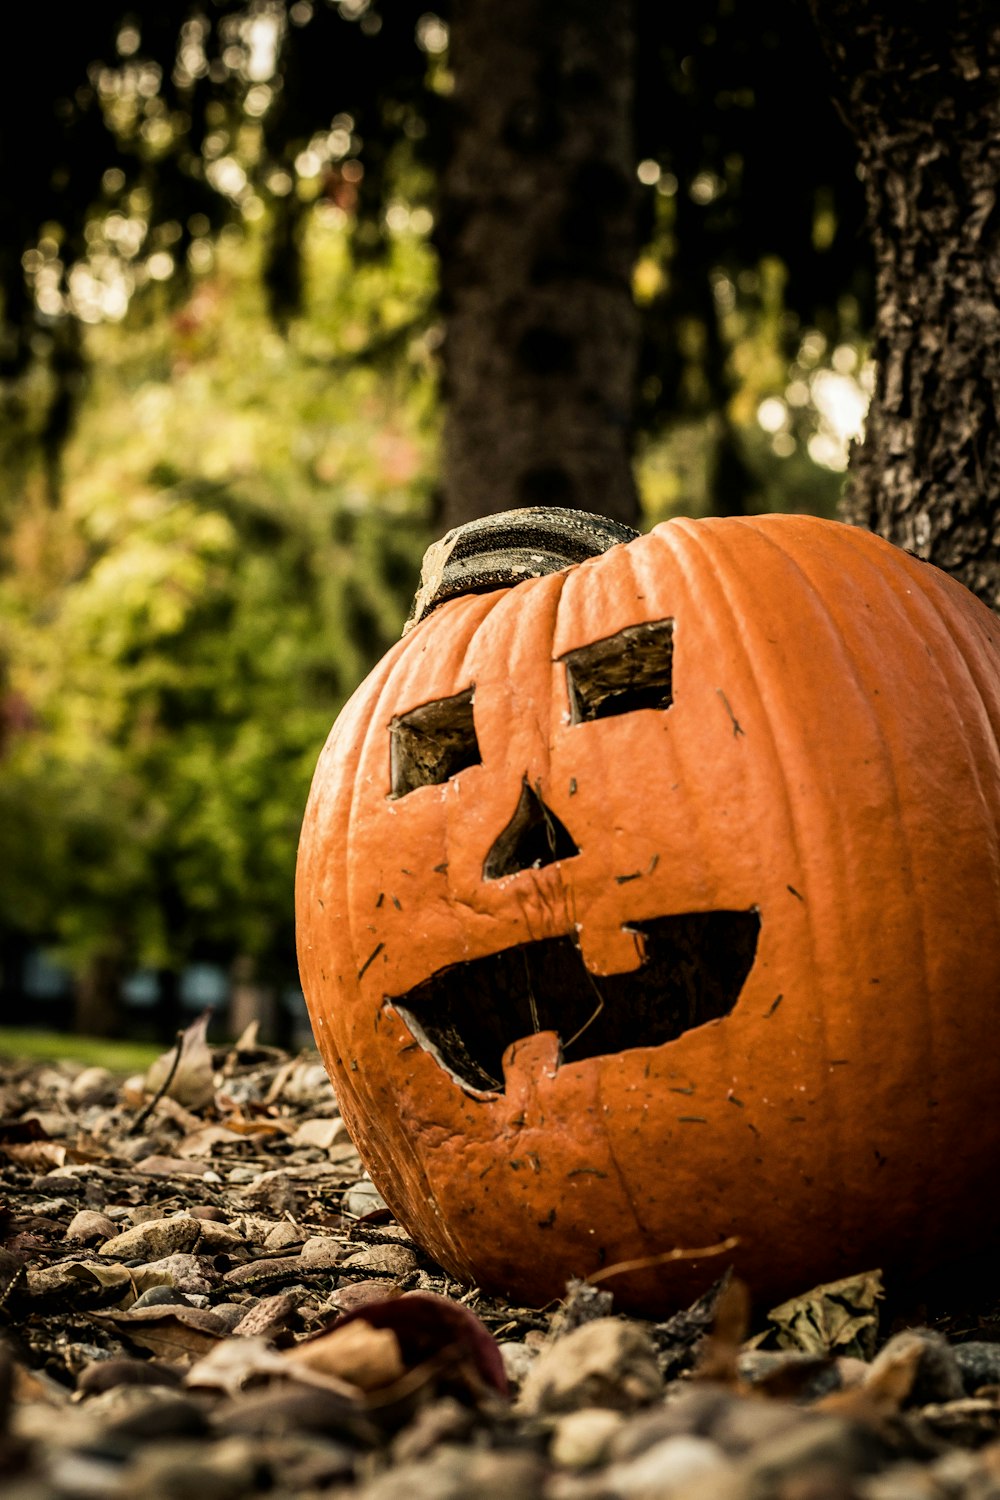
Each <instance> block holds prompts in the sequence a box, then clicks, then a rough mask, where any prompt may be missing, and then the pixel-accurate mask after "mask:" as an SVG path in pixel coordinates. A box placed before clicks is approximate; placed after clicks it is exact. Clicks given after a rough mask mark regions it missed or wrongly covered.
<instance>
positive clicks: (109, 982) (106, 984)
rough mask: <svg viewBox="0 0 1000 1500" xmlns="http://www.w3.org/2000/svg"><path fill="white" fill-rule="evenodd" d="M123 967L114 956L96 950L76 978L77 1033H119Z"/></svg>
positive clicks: (98, 1034) (113, 1034)
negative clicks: (94, 954) (93, 956)
mask: <svg viewBox="0 0 1000 1500" xmlns="http://www.w3.org/2000/svg"><path fill="white" fill-rule="evenodd" d="M121 979H122V970H121V964H120V963H119V961H118V959H117V958H116V957H112V956H111V955H109V954H98V956H97V957H96V958H92V959H91V960H90V962H89V964H88V965H87V968H86V969H85V970H84V972H83V974H81V976H80V978H79V979H78V980H77V983H76V988H75V991H74V1005H73V1030H74V1031H75V1032H76V1033H77V1035H78V1036H108V1037H111V1036H121V1034H122V994H121Z"/></svg>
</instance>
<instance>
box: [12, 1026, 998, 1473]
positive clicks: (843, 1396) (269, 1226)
mask: <svg viewBox="0 0 1000 1500" xmlns="http://www.w3.org/2000/svg"><path fill="white" fill-rule="evenodd" d="M0 1246H2V1248H0V1494H2V1495H3V1496H4V1500H56V1497H59V1500H116V1497H119V1496H121V1497H125V1496H128V1497H132V1496H134V1495H137V1494H138V1495H141V1496H142V1497H143V1500H238V1497H242V1496H249V1495H257V1494H267V1495H270V1496H274V1497H279V1500H280V1497H292V1496H294V1497H311V1496H313V1495H316V1496H320V1495H322V1496H334V1497H339V1496H343V1497H347V1496H351V1497H358V1500H463V1497H466V1496H469V1497H473V1496H474V1497H480V1496H482V1497H484V1500H925V1497H926V1500H1000V1311H998V1309H997V1308H995V1307H994V1308H992V1309H989V1310H987V1311H985V1312H982V1313H980V1314H976V1313H969V1312H965V1313H964V1314H963V1315H961V1316H956V1315H953V1316H950V1317H947V1318H946V1317H943V1316H939V1317H937V1318H934V1319H931V1320H930V1321H932V1322H933V1323H934V1324H935V1326H932V1327H928V1326H922V1327H921V1326H912V1325H913V1324H914V1314H913V1313H911V1314H909V1315H908V1316H903V1315H901V1314H900V1311H899V1310H898V1309H897V1310H896V1312H895V1313H894V1314H892V1315H891V1316H890V1315H888V1314H887V1313H886V1308H887V1307H889V1306H891V1303H890V1302H889V1301H887V1300H885V1298H884V1292H885V1291H886V1290H888V1291H889V1293H890V1294H891V1292H892V1289H891V1288H890V1289H884V1288H883V1287H882V1285H881V1280H880V1277H879V1275H878V1273H877V1272H874V1271H869V1272H862V1273H861V1274H859V1275H857V1276H855V1277H851V1278H848V1279H847V1280H846V1281H844V1282H841V1283H837V1284H835V1285H833V1286H830V1287H826V1288H818V1289H814V1290H813V1291H812V1292H811V1293H809V1294H808V1295H804V1296H802V1297H799V1298H796V1299H793V1300H792V1301H791V1302H789V1303H788V1304H785V1305H784V1306H783V1307H782V1308H780V1309H775V1310H772V1312H771V1313H770V1314H769V1315H764V1314H762V1313H761V1314H758V1316H757V1320H756V1322H751V1319H750V1314H749V1308H748V1300H747V1294H746V1291H745V1289H744V1288H743V1287H742V1286H741V1285H740V1284H739V1283H737V1282H729V1281H726V1280H725V1279H724V1280H723V1281H722V1282H720V1283H719V1284H718V1285H717V1286H716V1287H715V1288H713V1290H712V1291H711V1292H710V1293H709V1294H708V1295H707V1296H706V1297H705V1298H703V1299H702V1301H701V1302H699V1303H696V1304H695V1305H694V1306H693V1307H691V1308H688V1309H683V1310H679V1311H678V1312H677V1314H676V1315H675V1316H673V1317H672V1318H670V1319H669V1320H667V1321H666V1322H661V1323H651V1322H643V1321H642V1320H640V1319H637V1318H625V1317H619V1316H617V1315H616V1314H615V1310H614V1306H613V1301H612V1297H611V1294H610V1293H608V1292H606V1291H604V1290H602V1289H600V1288H599V1287H594V1286H589V1285H587V1284H585V1283H571V1284H570V1285H569V1286H568V1287H567V1293H566V1296H565V1298H564V1299H563V1300H562V1301H561V1302H560V1303H558V1304H556V1305H553V1306H550V1307H548V1308H545V1309H541V1310H536V1309H530V1308H520V1307H514V1306H510V1305H508V1304H507V1303H504V1302H503V1301H501V1300H498V1299H495V1298H490V1297H487V1296H485V1295H482V1294H481V1293H480V1292H479V1291H478V1290H477V1289H476V1288H469V1287H464V1286H459V1285H456V1284H455V1283H454V1282H452V1281H449V1279H448V1277H447V1276H446V1275H445V1274H444V1273H443V1272H442V1271H441V1270H440V1268H439V1267H437V1266H436V1265H434V1264H433V1263H432V1262H431V1261H429V1260H428V1259H427V1258H426V1257H425V1256H424V1255H423V1254H422V1252H421V1251H420V1249H419V1247H418V1246H417V1245H415V1244H414V1243H413V1242H412V1241H411V1240H410V1239H409V1238H408V1236H407V1235H406V1233H405V1232H404V1230H403V1229H402V1228H401V1227H400V1226H399V1225H397V1224H396V1223H395V1222H394V1220H393V1219H392V1217H391V1215H390V1214H389V1213H388V1210H386V1208H385V1206H384V1204H382V1202H381V1200H380V1198H379V1197H378V1194H377V1193H376V1191H375V1189H374V1188H373V1187H372V1184H371V1183H370V1182H369V1181H368V1179H367V1178H366V1177H365V1175H364V1172H363V1169H362V1166H361V1163H360V1161H359V1159H358V1157H357V1155H356V1153H355V1151H354V1148H353V1146H352V1145H351V1142H350V1140H349V1139H348V1137H347V1134H346V1131H345V1129H344V1126H343V1122H342V1121H341V1119H340V1116H339V1113H338V1110H337V1104H336V1100H335V1098H334V1095H333V1091H332V1089H331V1087H330V1085H329V1082H328V1081H327V1078H326V1074H325V1073H324V1071H323V1068H322V1066H321V1065H320V1063H319V1061H318V1058H317V1057H316V1055H315V1054H307V1055H304V1056H301V1057H290V1056H288V1055H287V1054H285V1053H282V1052H278V1051H276V1050H274V1049H269V1048H263V1047H259V1046H257V1045H256V1044H255V1042H254V1040H253V1038H252V1037H247V1038H245V1039H243V1041H242V1043H241V1044H240V1045H238V1046H237V1047H235V1048H233V1049H232V1050H229V1051H218V1050H215V1051H213V1050H212V1049H210V1048H209V1046H208V1045H207V1043H206V1041H205V1034H204V1026H203V1025H201V1024H197V1023H196V1025H195V1026H194V1027H192V1028H191V1029H190V1030H189V1032H188V1033H187V1034H186V1035H185V1038H184V1043H183V1046H182V1047H181V1046H178V1048H177V1049H176V1050H175V1052H174V1053H173V1054H172V1055H171V1054H167V1055H166V1056H165V1057H164V1058H163V1059H161V1060H160V1062H159V1063H157V1064H154V1067H153V1068H152V1069H151V1070H150V1073H149V1074H148V1075H146V1076H145V1077H141V1076H140V1077H136V1078H133V1079H128V1080H122V1079H120V1078H115V1077H113V1076H112V1075H111V1074H110V1073H108V1072H107V1071H105V1070H104V1069H102V1068H94V1067H88V1068H84V1069H80V1068H78V1067H72V1066H69V1065H59V1066H55V1065H52V1064H48V1063H45V1064H32V1065H28V1064H18V1063H15V1062H9V1063H6V1064H2V1065H0ZM919 1312H922V1314H923V1316H924V1318H925V1319H926V1318H927V1309H926V1308H924V1309H920V1310H919ZM907 1325H910V1326H907ZM751 1333H752V1337H751V1336H750V1335H751Z"/></svg>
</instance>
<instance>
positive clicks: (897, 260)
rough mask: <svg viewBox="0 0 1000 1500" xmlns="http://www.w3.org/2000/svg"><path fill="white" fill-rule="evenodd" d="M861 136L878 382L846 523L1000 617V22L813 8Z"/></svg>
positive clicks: (969, 2) (964, 3)
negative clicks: (947, 578) (961, 586)
mask: <svg viewBox="0 0 1000 1500" xmlns="http://www.w3.org/2000/svg"><path fill="white" fill-rule="evenodd" d="M813 10H814V13H815V16H816V21H817V24H818V26H819V29H820V31H821V33H822V35H823V38H824V41H825V43H826V46H827V50H828V52H829V55H830V59H831V61H832V63H833V67H834V71H835V74H836V78H837V83H838V87H839V91H840V97H841V99H842V101H843V107H844V112H845V115H846V117H847V120H848V123H849V124H850V126H851V129H852V130H853V132H854V135H855V137H856V140H857V145H858V151H859V155H860V162H861V169H862V173H863V177H864V182H865V188H866V192H867V198H868V213H869V221H870V223H871V227H872V233H873V237H874V244H875V255H876V262H877V267H878V296H877V319H876V328H875V355H876V360H877V367H878V383H877V385H876V388H875V394H874V397H873V400H872V405H871V409H870V412H869V417H868V424H867V433H866V437H865V441H864V443H863V445H862V447H861V448H860V450H859V451H858V453H857V455H856V462H855V463H854V464H853V466H852V474H851V478H850V483H849V490H848V496H847V506H846V511H847V515H848V516H849V518H850V519H851V520H853V521H855V522H857V523H859V524H861V525H864V526H869V527H871V528H872V529H873V530H875V531H878V532H880V533H881V534H882V535H883V536H886V537H888V538H889V539H890V541H894V542H896V543H898V544H899V545H901V546H903V547H907V548H909V549H910V550H911V551H913V552H915V553H916V554H917V555H918V556H919V557H923V558H926V559H927V560H928V561H930V562H934V563H937V564H938V566H939V567H942V568H945V569H946V570H947V571H948V572H950V573H953V574H954V575H955V577H956V578H960V579H961V580H962V582H963V583H965V584H967V585H968V587H969V588H971V589H973V590H974V591H975V592H976V593H978V594H979V595H980V597H981V598H982V599H984V600H985V601H986V603H987V604H990V605H991V606H992V607H993V608H998V607H1000V530H998V526H997V503H998V502H997V497H998V496H1000V423H998V420H997V412H998V410H1000V298H998V290H997V289H998V286H1000V17H998V14H997V10H996V7H995V6H994V5H992V4H989V3H987V0H956V3H953V4H950V5H948V6H940V5H935V4H930V3H927V0H922V3H903V0H813Z"/></svg>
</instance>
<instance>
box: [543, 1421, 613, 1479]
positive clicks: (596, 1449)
mask: <svg viewBox="0 0 1000 1500" xmlns="http://www.w3.org/2000/svg"><path fill="white" fill-rule="evenodd" d="M624 1422H625V1418H624V1416H623V1415H622V1413H621V1412H619V1411H612V1410H611V1408H610V1407H607V1406H584V1407H582V1408H581V1409H580V1410H579V1411H571V1412H567V1413H566V1415H565V1416H563V1417H559V1418H558V1419H557V1421H556V1423H555V1426H554V1427H553V1429H552V1441H551V1443H550V1444H549V1457H550V1458H551V1460H552V1462H553V1463H555V1464H559V1465H560V1467H562V1468H565V1469H590V1468H593V1467H594V1466H595V1465H596V1464H600V1463H604V1461H605V1459H606V1458H607V1454H608V1447H609V1445H610V1443H611V1440H612V1439H613V1438H614V1437H615V1436H616V1434H617V1433H618V1432H619V1431H620V1429H621V1427H622V1426H623V1424H624Z"/></svg>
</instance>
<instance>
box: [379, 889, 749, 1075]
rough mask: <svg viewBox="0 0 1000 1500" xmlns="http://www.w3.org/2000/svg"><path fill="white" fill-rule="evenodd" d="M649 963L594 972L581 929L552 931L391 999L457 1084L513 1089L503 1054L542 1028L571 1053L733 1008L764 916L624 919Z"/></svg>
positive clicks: (657, 1037) (654, 1039) (627, 1043)
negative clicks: (576, 933)
mask: <svg viewBox="0 0 1000 1500" xmlns="http://www.w3.org/2000/svg"><path fill="white" fill-rule="evenodd" d="M623 925H624V930H625V931H626V932H628V933H631V934H632V935H633V936H634V939H635V944H636V950H637V952H638V954H639V956H640V958H641V960H642V962H641V964H640V966H639V967H638V968H636V969H632V970H630V971H629V972H627V973H624V974H592V973H591V972H590V970H589V969H588V968H586V966H585V965H584V962H583V957H582V955H581V953H580V950H579V948H578V947H577V945H576V941H575V939H574V938H573V937H569V936H567V937H558V938H543V939H541V940H540V941H537V942H532V943H521V944H519V945H517V946H516V947H513V948H505V949H504V950H503V951H502V952H500V953H491V954H489V955H488V956H487V957H486V958H477V959H473V960H471V961H470V962H468V963H459V964H452V965H451V966H450V967H448V968H446V969H440V970H439V971H438V972H437V973H436V974H432V975H431V977H430V978H429V979H425V980H424V981H423V982H422V983H421V984H418V985H416V986H415V987H414V988H413V989H411V990H408V991H407V992H406V993H405V994H403V995H399V996H395V997H393V996H389V997H387V1000H388V1003H389V1004H391V1005H392V1006H393V1008H394V1009H395V1010H396V1011H397V1012H398V1014H399V1015H400V1016H401V1018H402V1020H403V1021H404V1022H405V1024H406V1026H407V1027H408V1028H409V1030H410V1031H411V1032H412V1034H413V1036H414V1038H415V1040H416V1041H417V1042H419V1044H420V1045H421V1046H422V1047H423V1048H425V1050H426V1051H428V1052H430V1053H431V1054H432V1056H433V1057H435V1058H436V1060H437V1061H438V1063H439V1064H440V1065H441V1066H442V1067H443V1068H444V1069H445V1070H446V1071H447V1072H448V1073H450V1074H451V1076H452V1077H453V1078H454V1079H455V1081H456V1083H459V1084H461V1085H463V1086H464V1087H466V1088H471V1089H474V1090H476V1091H482V1090H487V1091H489V1092H492V1093H497V1092H502V1091H503V1086H504V1085H503V1067H502V1065H501V1063H502V1058H503V1054H504V1052H505V1051H506V1049H507V1048H508V1047H509V1046H510V1044H511V1042H516V1041H518V1040H520V1039H521V1038H522V1037H525V1036H530V1035H531V1034H532V1032H537V1031H554V1032H556V1033H557V1034H558V1036H559V1039H560V1043H561V1049H562V1057H563V1060H564V1061H565V1062H579V1061H580V1060H581V1059H583V1058H585V1057H599V1056H604V1055H606V1054H608V1053H612V1052H624V1051H627V1050H629V1049H630V1048H633V1047H659V1046H662V1044H663V1043H664V1042H671V1041H674V1040H675V1038H677V1037H679V1036H681V1035H682V1034H683V1033H684V1032H685V1031H690V1030H692V1028H694V1027H695V1026H702V1025H704V1024H705V1022H706V1021H715V1020H719V1019H720V1018H721V1017H723V1016H728V1015H729V1013H730V1011H731V1010H732V1009H733V1006H734V1005H735V1004H736V1001H737V1000H738V998H739V995H740V991H741V990H742V988H743V985H744V984H745V982H746V979H747V975H748V974H749V973H750V970H751V968H752V967H753V962H754V958H755V956H756V953H757V938H758V934H759V932H760V916H759V914H758V912H757V911H756V909H751V910H750V911H710V912H687V913H684V914H683V915H680V916H672V917H654V918H652V919H651V920H649V921H644V922H634V923H633V922H630V923H626V924H623Z"/></svg>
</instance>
